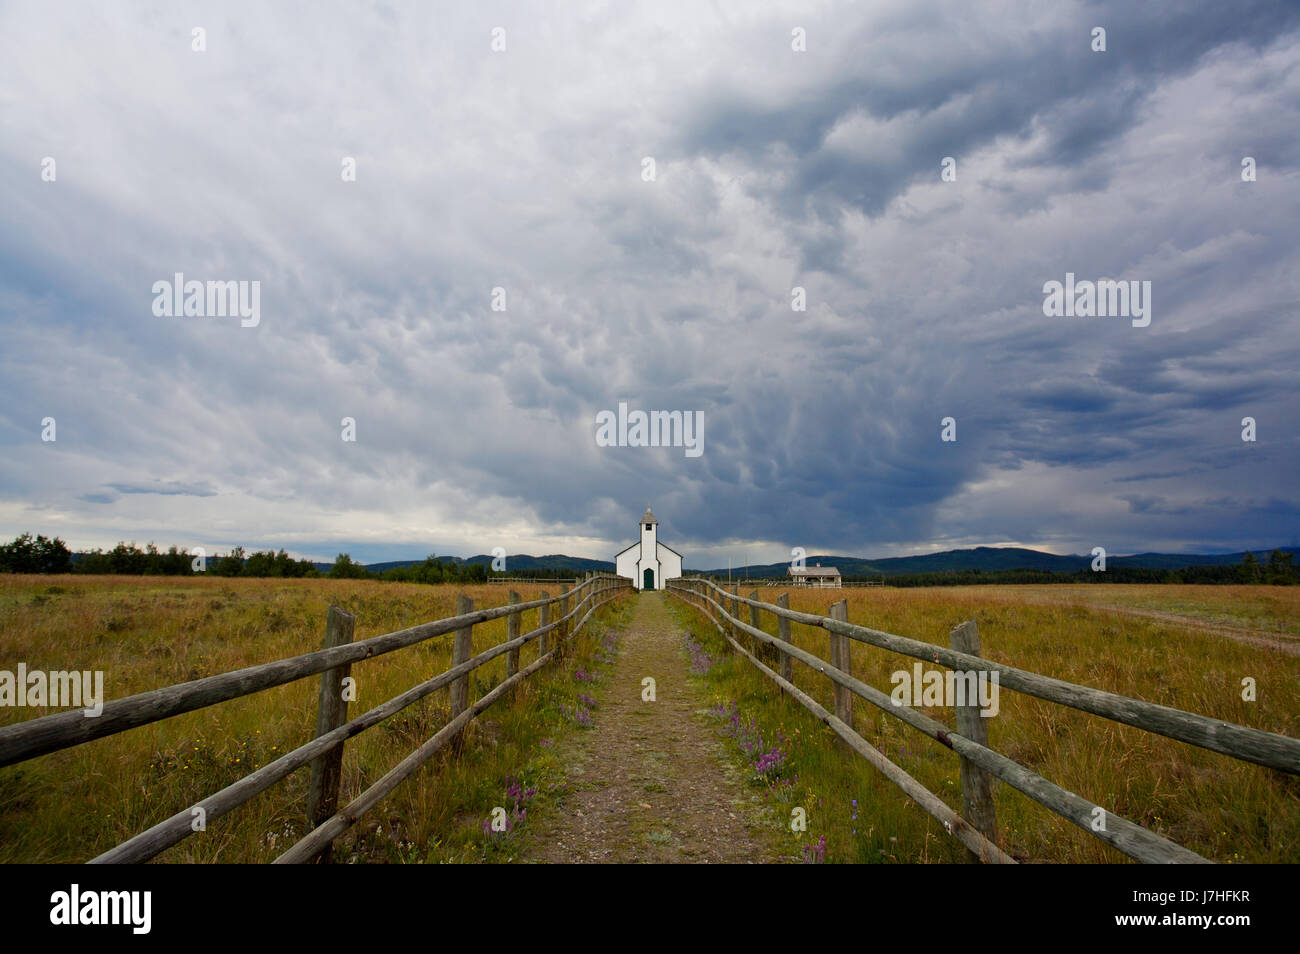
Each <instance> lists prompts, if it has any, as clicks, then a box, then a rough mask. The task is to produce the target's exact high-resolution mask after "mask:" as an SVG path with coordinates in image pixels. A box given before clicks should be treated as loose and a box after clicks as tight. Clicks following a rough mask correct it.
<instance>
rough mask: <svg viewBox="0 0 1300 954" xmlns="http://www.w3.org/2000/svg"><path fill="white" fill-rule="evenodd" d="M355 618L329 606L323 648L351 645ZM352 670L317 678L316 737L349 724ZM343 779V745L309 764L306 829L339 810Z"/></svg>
mask: <svg viewBox="0 0 1300 954" xmlns="http://www.w3.org/2000/svg"><path fill="white" fill-rule="evenodd" d="M355 622H356V617H354V616H353V615H352V614H351V613H349V612H347V611H346V610H341V609H339V608H338V607H337V606H331V607H330V608H329V613H328V614H326V616H325V645H324V646H323V647H322V648H323V649H330V648H332V647H334V646H346V645H347V644H348V643H350V642H352V629H353V625H354V623H355ZM351 671H352V664H351V663H345V664H344V665H342V666H336V667H335V668H333V669H327V670H325V672H323V673H321V676H320V700H319V702H318V703H317V707H316V738H320V737H321V736H322V735H325V734H326V733H328V732H333V731H334V730H335V729H337V728H338V727H339V726H341V725H342V724H343V723H344V722H347V721H348V704H347V700H345V699H344V698H343V680H344V679H346V678H347V677H348V675H349V674H350V673H351ZM342 780H343V743H342V742H340V743H339V744H338V745H336V746H334V748H332V749H330V750H329V751H328V752H326V753H324V754H323V755H318V756H317V757H316V758H314V759H312V762H311V783H310V785H309V787H308V789H307V826H308V828H315V827H316V826H317V825H319V824H320V823H321V822H323V821H324V820H325V819H327V818H329V817H330V816H331V815H333V814H334V812H335V811H336V810H337V809H338V804H339V783H340V782H341V781H342ZM333 848H334V846H333V845H332V844H330V845H326V846H325V849H324V850H323V851H322V852H321V853H320V856H319V857H318V859H317V860H318V862H319V863H320V864H323V865H325V864H329V861H330V855H331V853H332V852H333Z"/></svg>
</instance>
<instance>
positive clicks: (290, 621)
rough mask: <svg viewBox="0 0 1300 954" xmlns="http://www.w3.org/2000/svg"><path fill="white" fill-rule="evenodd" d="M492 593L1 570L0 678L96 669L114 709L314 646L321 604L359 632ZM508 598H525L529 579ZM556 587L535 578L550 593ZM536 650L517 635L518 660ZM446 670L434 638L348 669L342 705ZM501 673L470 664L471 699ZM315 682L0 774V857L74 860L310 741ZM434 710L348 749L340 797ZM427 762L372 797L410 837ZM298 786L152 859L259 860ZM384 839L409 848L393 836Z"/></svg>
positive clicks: (483, 630)
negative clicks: (347, 695)
mask: <svg viewBox="0 0 1300 954" xmlns="http://www.w3.org/2000/svg"><path fill="white" fill-rule="evenodd" d="M507 589H508V588H507V587H504V586H487V585H482V586H422V585H417V584H387V583H377V582H372V581H351V580H328V579H320V580H273V579H237V578H236V579H227V578H204V577H195V578H185V579H170V578H159V577H83V576H61V577H60V576H55V577H34V576H0V668H2V669H9V670H11V671H12V670H14V669H15V668H16V667H17V664H18V663H19V662H25V663H26V664H27V666H28V669H29V670H37V669H40V670H87V669H89V670H103V671H104V680H105V696H106V698H108V699H113V698H118V697H121V696H127V695H131V694H133V693H137V692H143V691H146V690H149V689H156V688H159V687H162V686H166V685H170V684H173V683H177V682H183V681H186V680H190V679H197V678H200V677H203V676H207V675H212V674H215V673H220V672H224V671H229V670H232V669H239V668H242V667H244V666H251V665H255V664H257V663H264V662H270V661H272V660H275V659H280V658H284V657H287V656H294V655H298V654H300V653H305V652H311V651H313V650H316V649H319V648H320V647H321V644H322V641H323V639H324V627H325V614H326V610H327V609H328V607H329V606H330V605H331V604H335V605H338V606H340V607H342V608H343V609H346V610H348V611H349V612H352V613H354V614H355V616H356V631H355V634H354V639H357V640H360V639H365V638H367V637H370V636H377V635H380V634H382V633H386V632H391V631H393V630H397V629H401V628H404V627H406V626H411V625H414V624H416V623H421V622H425V621H427V620H431V619H436V618H439V617H445V616H451V615H454V614H455V610H456V595H457V593H461V592H464V593H466V594H467V595H469V596H471V597H472V598H473V599H474V600H475V605H476V606H479V607H482V606H495V605H500V604H502V603H505V602H506V595H507ZM516 589H518V590H519V592H520V593H521V595H522V596H523V598H524V599H529V598H532V597H535V596H536V595H538V594H539V593H540V592H541V590H542V589H544V587H542V586H537V585H520V586H518V587H516ZM557 593H558V587H555V586H552V587H551V594H552V595H556V594H557ZM536 619H537V611H536V610H531V611H529V612H527V613H525V614H524V619H523V621H522V624H523V627H524V630H523V631H525V632H526V631H527V630H528V629H532V628H534V627H535V626H536ZM505 631H506V621H505V620H504V619H500V620H494V621H492V622H490V623H486V624H482V625H479V626H476V627H475V629H474V647H475V652H481V651H483V650H484V649H487V648H489V647H490V646H492V645H495V644H496V643H499V642H501V641H502V640H504V638H505ZM536 658H537V643H536V641H533V642H532V643H530V644H529V645H528V646H526V647H525V648H524V650H523V653H522V659H521V664H522V665H528V664H529V663H531V662H533V661H534V660H535V659H536ZM450 663H451V636H450V635H448V636H440V637H436V638H434V639H432V640H430V641H428V642H425V643H421V644H419V645H418V646H413V647H409V648H406V649H402V650H399V651H397V652H395V653H390V654H388V655H385V656H381V657H378V658H376V659H370V660H366V661H364V662H361V663H357V664H354V665H353V667H352V675H353V676H354V677H355V678H356V680H357V686H358V693H359V695H358V701H357V702H355V703H353V704H352V706H351V707H350V710H349V711H350V713H351V714H353V715H357V714H360V713H361V712H364V711H365V710H367V709H370V708H373V707H374V706H376V705H379V704H380V703H381V702H383V701H385V700H387V699H389V698H391V697H393V696H394V695H397V694H398V693H400V692H403V691H405V690H407V689H409V688H410V687H411V686H413V685H415V684H416V683H418V682H421V681H423V680H425V679H428V678H430V677H431V676H433V675H435V674H436V673H438V672H441V671H442V670H444V669H446V668H447V667H448V666H449V665H450ZM549 669H550V667H548V670H544V671H543V673H540V674H538V676H543V677H544V676H545V673H546V672H547V671H549ZM504 672H505V657H504V656H502V657H499V658H497V659H495V660H493V661H492V662H491V663H489V664H488V665H487V666H485V667H483V668H482V669H480V670H478V671H476V672H475V673H474V674H473V675H472V676H471V689H472V694H473V696H474V697H477V696H479V695H481V694H482V693H483V692H484V691H486V688H489V687H490V686H491V685H495V684H496V683H497V682H498V681H500V679H501V678H503V676H504ZM537 679H538V677H534V680H537ZM540 681H541V682H544V679H543V680H540ZM476 683H477V685H476ZM318 687H319V680H318V679H317V678H314V677H313V678H308V679H303V680H299V681H298V682H295V683H292V684H289V685H286V686H280V687H277V688H275V689H270V690H267V691H265V692H261V693H257V694H255V695H252V696H247V697H244V698H241V699H235V700H231V701H230V702H226V703H222V704H219V705H216V706H212V707H209V708H207V709H202V710H199V711H197V712H191V713H187V714H186V715H183V716H178V717H176V718H173V719H168V720H165V721H163V722H159V723H154V724H153V725H149V726H143V727H141V728H139V729H135V730H132V731H129V732H126V733H121V734H118V735H115V736H110V737H108V738H104V739H99V740H97V741H94V742H90V743H87V744H85V745H81V746H77V747H75V748H72V749H67V750H64V751H61V752H54V753H51V754H49V755H46V756H43V757H41V758H38V759H33V760H31V761H28V762H25V763H22V764H20V765H16V766H10V767H7V768H3V769H0V804H4V806H5V810H4V812H3V814H2V815H0V861H4V862H15V861H24V862H71V861H84V860H87V859H89V858H91V857H94V856H95V855H97V854H99V853H100V852H102V851H105V850H106V849H108V848H110V847H112V846H113V845H114V844H117V843H118V842H121V841H123V840H125V839H126V838H128V837H130V836H132V835H134V834H136V833H138V832H140V831H143V830H144V829H145V828H148V827H149V826H150V825H153V824H155V823H157V822H158V821H161V820H162V819H164V818H167V817H169V816H170V815H172V814H173V813H175V812H177V811H179V810H181V809H183V808H185V807H187V806H188V805H190V804H192V803H194V802H196V801H198V800H199V799H201V798H203V797H204V796H206V795H209V794H211V793H212V792H214V791H216V790H218V789H220V788H222V787H223V786H225V785H228V784H230V783H231V782H233V781H235V780H237V779H238V778H240V777H241V776H243V775H246V774H247V773H248V772H249V771H251V770H252V769H254V768H257V767H258V766H260V765H264V764H266V763H267V762H269V761H271V760H272V759H275V758H277V757H278V756H280V755H282V754H283V753H284V752H285V751H287V750H289V749H292V748H295V747H296V746H298V745H301V744H302V743H303V742H305V741H307V740H309V739H310V738H311V737H312V735H313V733H314V728H315V720H316V696H317V692H318ZM536 691H538V690H537V688H536V687H534V686H533V685H532V680H530V683H529V684H528V685H526V686H525V687H523V688H522V691H520V692H517V693H516V694H515V696H514V697H513V698H512V699H511V700H509V701H508V702H507V701H504V700H503V701H502V702H501V703H498V704H497V706H495V707H494V708H492V709H490V710H488V712H487V713H485V715H484V716H482V717H480V720H479V721H478V722H477V723H476V724H475V726H476V727H472V728H471V733H478V734H480V735H482V734H483V733H488V734H491V733H492V732H494V731H495V729H494V726H496V724H497V722H499V721H509V719H511V718H518V717H519V712H520V711H522V712H525V714H526V710H527V706H528V700H529V698H530V694H531V693H533V692H536ZM52 711H58V710H53V709H40V708H37V709H33V708H26V709H16V708H0V725H2V724H10V723H13V722H18V721H23V720H25V719H31V718H36V717H38V716H41V715H45V714H48V713H49V712H52ZM447 716H448V710H447V692H446V690H441V691H439V692H437V693H434V694H433V695H431V696H429V697H427V698H426V699H424V700H422V701H421V702H420V703H417V704H415V705H414V706H411V707H409V708H408V709H406V710H404V711H403V712H402V713H400V714H399V715H398V716H396V717H394V718H393V719H391V720H389V721H387V722H385V723H382V724H381V725H379V726H376V727H375V728H372V729H370V730H368V731H366V732H364V733H362V734H361V735H360V736H358V737H357V738H356V739H354V740H351V741H349V742H348V743H347V746H346V747H345V756H344V778H343V792H342V797H343V799H344V801H345V802H346V800H347V799H349V798H351V797H354V796H355V795H357V794H358V793H359V792H360V791H362V790H363V789H364V788H365V787H366V786H368V785H369V784H371V783H373V782H374V781H375V780H376V779H378V778H379V776H380V775H382V774H383V773H384V772H386V771H387V770H388V769H390V768H391V767H392V766H393V765H395V764H396V763H397V762H398V761H399V760H400V759H401V758H403V757H404V756H405V755H407V754H408V753H409V752H410V751H411V750H412V749H414V748H415V747H416V746H417V745H419V744H420V743H421V742H423V741H424V740H425V739H427V738H428V737H429V736H431V735H432V734H433V733H434V732H436V731H437V729H438V728H440V727H441V726H442V725H443V724H445V722H446V720H447ZM436 762H437V760H435V763H436ZM435 763H431V764H430V765H426V766H425V767H424V768H423V769H421V771H420V772H419V773H418V774H417V776H416V778H415V779H413V780H411V781H408V782H406V783H405V784H404V785H402V786H401V787H399V789H398V790H397V792H395V793H394V794H393V795H391V796H389V798H388V799H387V800H385V801H384V802H382V803H381V804H380V807H379V810H378V811H377V815H378V816H380V817H383V818H390V817H391V818H401V819H403V822H402V825H403V827H404V828H407V829H410V828H412V827H417V828H419V829H420V831H419V834H420V835H424V834H427V831H426V829H425V825H426V824H427V822H426V821H425V820H424V819H426V818H432V819H434V820H436V819H437V818H438V817H439V816H440V812H439V811H437V810H430V806H431V805H434V804H437V803H438V802H439V800H440V794H441V793H442V789H441V788H440V783H439V781H438V779H439V771H438V769H437V768H436V767H435ZM306 784H307V772H306V770H305V769H300V770H299V771H297V772H296V773H294V774H293V775H292V776H290V777H289V778H288V779H286V780H284V781H283V782H281V783H279V784H277V785H276V786H275V787H273V788H272V789H271V790H269V791H268V792H265V793H263V794H262V795H260V796H258V797H257V798H255V799H254V800H253V801H252V802H251V803H249V804H247V805H245V806H242V807H241V808H239V809H236V810H235V811H234V812H232V813H231V814H230V815H227V816H225V817H224V818H222V819H220V820H216V821H214V822H213V824H212V825H211V826H210V827H209V830H208V832H206V833H204V836H203V837H191V838H189V839H187V840H185V841H184V842H182V843H181V844H180V845H177V846H176V847H174V848H172V849H170V850H169V851H167V852H165V853H164V854H163V855H161V856H159V857H160V860H163V861H172V862H213V861H217V862H235V861H258V860H270V859H271V858H273V857H275V855H277V854H279V853H280V851H282V850H283V849H284V848H286V847H288V845H289V844H291V843H292V841H293V840H295V839H296V837H298V836H300V835H301V834H302V831H303V817H302V816H303V812H304V808H305V803H306ZM441 801H442V802H443V803H445V804H454V801H452V802H448V801H447V800H445V799H441ZM408 835H410V838H409V839H407V836H408ZM401 837H402V838H403V839H407V840H414V838H415V836H414V835H412V834H411V833H410V832H409V831H407V832H404V833H403V834H402V835H401ZM345 847H346V846H345Z"/></svg>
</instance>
